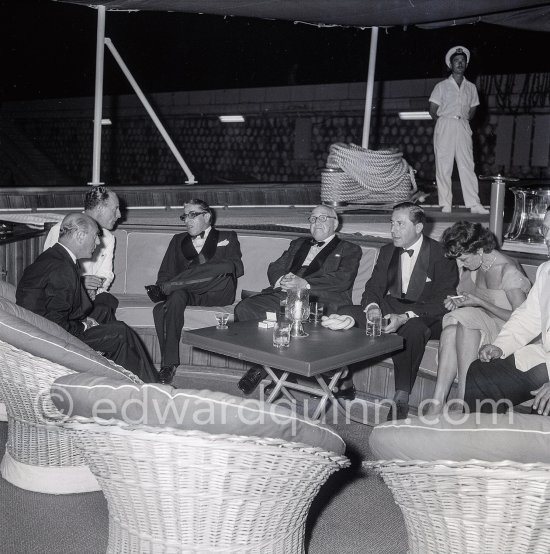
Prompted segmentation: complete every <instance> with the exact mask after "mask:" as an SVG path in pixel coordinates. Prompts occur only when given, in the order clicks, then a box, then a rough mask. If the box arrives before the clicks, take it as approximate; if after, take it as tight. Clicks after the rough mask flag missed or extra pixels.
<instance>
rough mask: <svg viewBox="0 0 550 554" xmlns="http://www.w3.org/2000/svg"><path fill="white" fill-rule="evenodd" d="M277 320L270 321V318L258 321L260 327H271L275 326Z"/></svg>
mask: <svg viewBox="0 0 550 554" xmlns="http://www.w3.org/2000/svg"><path fill="white" fill-rule="evenodd" d="M275 323H277V322H276V321H270V320H269V319H264V320H263V321H259V322H258V327H260V328H262V329H270V328H271V327H275Z"/></svg>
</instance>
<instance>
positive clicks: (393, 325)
mask: <svg viewBox="0 0 550 554" xmlns="http://www.w3.org/2000/svg"><path fill="white" fill-rule="evenodd" d="M384 319H385V320H386V322H387V323H386V325H385V326H384V333H395V332H396V331H397V330H398V329H399V328H400V327H402V326H403V325H405V323H407V321H409V318H408V317H407V314H387V315H385V316H384Z"/></svg>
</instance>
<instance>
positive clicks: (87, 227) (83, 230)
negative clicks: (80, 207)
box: [59, 213, 99, 259]
mask: <svg viewBox="0 0 550 554" xmlns="http://www.w3.org/2000/svg"><path fill="white" fill-rule="evenodd" d="M98 234H99V227H98V225H97V223H96V221H95V220H94V219H92V218H91V217H90V216H89V215H86V214H81V213H80V214H79V213H71V214H68V215H66V216H65V217H64V218H63V221H62V222H61V229H60V230H59V242H60V243H61V244H62V245H63V246H65V247H66V248H68V249H69V250H70V251H71V252H72V253H73V254H74V255H75V256H76V257H77V258H78V259H80V258H83V259H86V258H91V257H92V255H93V253H94V250H95V247H96V246H97V245H98V244H99V238H98Z"/></svg>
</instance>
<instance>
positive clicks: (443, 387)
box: [425, 324, 458, 415]
mask: <svg viewBox="0 0 550 554" xmlns="http://www.w3.org/2000/svg"><path fill="white" fill-rule="evenodd" d="M456 330H457V326H456V324H453V325H447V326H446V327H444V328H443V331H441V336H440V337H439V354H438V363H437V381H436V383H435V392H434V397H433V401H432V403H430V405H429V406H428V409H427V410H425V415H432V414H438V413H440V412H442V411H443V406H444V405H445V401H446V400H447V395H448V394H449V390H450V389H451V385H452V383H453V381H454V378H455V377H456V373H457V370H458V360H457V353H456Z"/></svg>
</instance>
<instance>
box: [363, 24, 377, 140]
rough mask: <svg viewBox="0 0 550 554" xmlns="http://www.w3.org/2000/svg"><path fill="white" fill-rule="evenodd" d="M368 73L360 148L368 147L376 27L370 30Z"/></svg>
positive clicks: (374, 65) (374, 66) (374, 67)
mask: <svg viewBox="0 0 550 554" xmlns="http://www.w3.org/2000/svg"><path fill="white" fill-rule="evenodd" d="M370 33H371V34H370V52H369V72H368V76H367V96H366V98H365V117H364V120H363V140H362V141H361V146H362V147H363V148H368V147H369V134H370V119H371V117H370V116H371V112H372V96H373V91H374V71H375V69H376V48H377V46H378V27H373V28H372V29H371V30H370Z"/></svg>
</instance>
